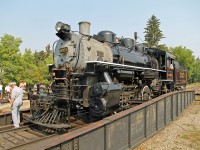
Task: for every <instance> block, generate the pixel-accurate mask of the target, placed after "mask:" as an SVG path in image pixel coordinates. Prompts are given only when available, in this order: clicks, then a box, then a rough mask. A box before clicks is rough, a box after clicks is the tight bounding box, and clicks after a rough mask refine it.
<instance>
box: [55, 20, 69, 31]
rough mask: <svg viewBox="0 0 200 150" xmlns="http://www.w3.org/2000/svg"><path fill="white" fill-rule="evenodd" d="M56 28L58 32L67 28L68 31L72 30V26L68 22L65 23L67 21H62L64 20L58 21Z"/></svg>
mask: <svg viewBox="0 0 200 150" xmlns="http://www.w3.org/2000/svg"><path fill="white" fill-rule="evenodd" d="M55 29H56V31H57V32H59V31H60V30H65V31H67V32H68V31H70V30H71V27H70V25H68V24H65V23H62V22H57V23H56V26H55Z"/></svg>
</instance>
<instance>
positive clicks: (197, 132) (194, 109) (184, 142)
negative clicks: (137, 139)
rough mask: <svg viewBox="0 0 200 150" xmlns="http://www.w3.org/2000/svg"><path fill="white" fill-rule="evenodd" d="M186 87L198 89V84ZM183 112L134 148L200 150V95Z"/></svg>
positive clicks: (197, 91)
mask: <svg viewBox="0 0 200 150" xmlns="http://www.w3.org/2000/svg"><path fill="white" fill-rule="evenodd" d="M187 89H194V90H195V91H196V93H199V91H200V84H196V85H191V86H189V87H187ZM195 99H196V101H195V102H193V103H192V104H191V105H190V106H189V107H188V108H187V109H186V110H184V111H183V113H182V114H181V115H180V116H179V117H178V118H177V119H176V120H175V121H174V122H172V123H170V124H169V125H168V126H167V127H165V128H164V129H163V130H162V131H161V132H159V133H158V134H156V135H154V136H153V137H152V138H150V139H148V140H147V141H146V142H144V143H143V144H141V145H139V146H138V147H137V148H135V149H134V150H200V95H198V96H196V97H195Z"/></svg>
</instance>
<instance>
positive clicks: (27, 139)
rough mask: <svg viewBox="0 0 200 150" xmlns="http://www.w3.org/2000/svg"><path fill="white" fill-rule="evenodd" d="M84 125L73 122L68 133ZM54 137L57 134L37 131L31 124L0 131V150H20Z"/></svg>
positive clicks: (48, 131)
mask: <svg viewBox="0 0 200 150" xmlns="http://www.w3.org/2000/svg"><path fill="white" fill-rule="evenodd" d="M85 125H87V124H85V123H83V122H82V121H78V120H77V121H74V122H73V126H72V128H71V129H70V130H68V132H70V131H73V130H75V129H78V128H81V127H83V126H85ZM55 136H59V134H57V133H56V132H53V131H52V130H49V129H46V130H45V131H41V130H38V129H37V126H36V125H33V124H30V125H27V126H23V127H20V128H12V129H8V130H4V131H0V150H7V149H21V148H20V147H23V146H24V145H27V144H31V143H37V142H39V141H42V140H46V139H48V138H51V137H55Z"/></svg>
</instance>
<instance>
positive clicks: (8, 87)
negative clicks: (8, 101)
mask: <svg viewBox="0 0 200 150" xmlns="http://www.w3.org/2000/svg"><path fill="white" fill-rule="evenodd" d="M5 94H6V96H8V95H9V94H10V86H9V84H7V85H6V87H5Z"/></svg>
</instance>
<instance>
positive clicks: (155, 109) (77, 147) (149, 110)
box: [15, 91, 195, 150]
mask: <svg viewBox="0 0 200 150" xmlns="http://www.w3.org/2000/svg"><path fill="white" fill-rule="evenodd" d="M194 99H195V93H194V91H179V92H172V93H167V94H165V95H162V96H160V97H157V98H155V99H153V100H151V101H148V102H145V103H143V104H141V105H138V106H136V107H134V108H131V109H128V110H125V111H122V112H120V113H117V114H115V115H113V116H110V117H107V118H105V119H103V120H101V121H98V122H95V123H92V124H89V125H87V126H84V127H82V128H79V129H77V130H73V131H71V132H69V133H66V134H62V135H59V136H57V137H49V138H48V139H44V140H41V141H37V143H30V144H27V145H24V146H23V147H20V149H37V150H40V149H50V150H56V149H69V150H94V149H95V150H124V149H133V148H135V147H137V146H138V145H139V144H141V143H143V142H144V141H145V140H147V139H148V138H150V137H151V136H153V135H155V134H156V133H158V132H159V131H160V130H162V129H163V128H165V126H166V125H168V124H169V123H170V122H172V121H173V120H175V119H176V118H177V117H178V116H179V115H180V114H181V112H182V111H183V110H184V109H186V108H187V107H188V106H189V105H190V104H191V103H192V102H193V101H194ZM15 149H18V148H15Z"/></svg>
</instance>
